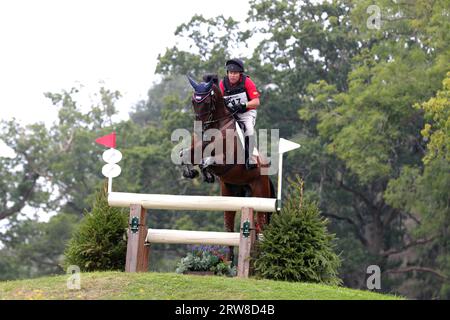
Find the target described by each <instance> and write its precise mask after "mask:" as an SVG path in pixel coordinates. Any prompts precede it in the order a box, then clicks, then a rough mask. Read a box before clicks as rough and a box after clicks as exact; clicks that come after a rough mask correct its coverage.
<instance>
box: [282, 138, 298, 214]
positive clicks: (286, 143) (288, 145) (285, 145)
mask: <svg viewBox="0 0 450 320" xmlns="http://www.w3.org/2000/svg"><path fill="white" fill-rule="evenodd" d="M297 148H300V145H299V144H298V143H295V142H292V141H290V140H286V139H283V138H280V142H279V145H278V190H277V211H278V212H279V211H280V210H281V180H282V177H283V154H284V153H285V152H288V151H292V150H295V149H297Z"/></svg>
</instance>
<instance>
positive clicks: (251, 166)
mask: <svg viewBox="0 0 450 320" xmlns="http://www.w3.org/2000/svg"><path fill="white" fill-rule="evenodd" d="M250 139H252V143H251V144H250ZM254 147H255V143H254V139H253V136H245V152H244V155H245V168H246V169H247V170H251V169H255V168H256V167H257V166H258V165H257V164H256V163H250V157H251V156H252V153H253V148H254ZM250 148H251V149H252V150H251V152H250Z"/></svg>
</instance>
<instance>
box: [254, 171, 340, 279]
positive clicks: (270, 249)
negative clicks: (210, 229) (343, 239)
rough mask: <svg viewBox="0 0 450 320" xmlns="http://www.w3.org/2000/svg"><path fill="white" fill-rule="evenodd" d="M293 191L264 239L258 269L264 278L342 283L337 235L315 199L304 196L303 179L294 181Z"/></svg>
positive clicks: (257, 263)
mask: <svg viewBox="0 0 450 320" xmlns="http://www.w3.org/2000/svg"><path fill="white" fill-rule="evenodd" d="M290 187H291V192H290V195H289V197H288V201H287V203H286V204H285V205H284V207H283V209H282V210H281V213H280V214H277V215H274V216H273V219H272V221H271V223H270V224H269V225H268V226H267V227H266V229H265V230H264V233H263V235H264V240H262V241H260V244H259V248H258V249H259V253H258V257H257V258H256V260H255V270H256V272H257V274H259V275H260V276H261V277H263V278H268V279H274V280H286V281H304V282H318V283H326V284H331V285H339V284H341V280H340V279H339V278H338V276H337V274H338V272H337V269H338V268H339V266H340V264H341V261H340V258H339V256H338V255H337V254H336V253H335V252H334V251H333V248H334V243H333V241H334V235H333V234H329V233H328V231H327V227H326V226H327V223H328V221H327V220H326V219H324V218H322V217H321V216H320V212H319V209H318V206H317V204H316V203H315V202H312V201H308V200H304V199H303V181H302V180H301V179H300V178H299V177H297V181H291V186H290Z"/></svg>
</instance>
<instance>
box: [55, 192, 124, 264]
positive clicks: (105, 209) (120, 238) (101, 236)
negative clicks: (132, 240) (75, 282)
mask: <svg viewBox="0 0 450 320" xmlns="http://www.w3.org/2000/svg"><path fill="white" fill-rule="evenodd" d="M127 225H128V217H127V215H126V214H125V213H124V212H123V210H121V209H118V208H112V207H110V206H109V205H108V201H107V191H106V188H105V187H103V188H102V189H101V190H100V191H98V192H97V194H96V199H95V201H94V205H93V208H92V211H91V212H85V215H84V217H83V220H82V221H81V222H80V224H79V226H78V228H77V230H76V231H75V233H74V236H73V237H72V239H71V240H70V241H69V243H68V245H67V248H66V250H65V252H64V257H65V259H64V266H65V267H66V268H67V266H69V265H77V266H79V267H80V269H81V270H82V271H103V270H124V269H125V258H126V249H127V242H126V228H127Z"/></svg>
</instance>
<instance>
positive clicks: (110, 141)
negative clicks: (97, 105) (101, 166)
mask: <svg viewBox="0 0 450 320" xmlns="http://www.w3.org/2000/svg"><path fill="white" fill-rule="evenodd" d="M95 142H97V143H98V144H102V145H104V146H106V147H110V148H115V147H116V132H115V131H114V132H112V133H110V134H108V135H106V136H103V137H100V138H97V139H95Z"/></svg>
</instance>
